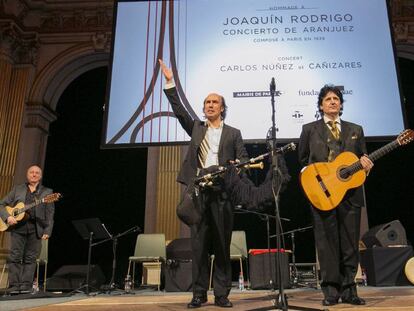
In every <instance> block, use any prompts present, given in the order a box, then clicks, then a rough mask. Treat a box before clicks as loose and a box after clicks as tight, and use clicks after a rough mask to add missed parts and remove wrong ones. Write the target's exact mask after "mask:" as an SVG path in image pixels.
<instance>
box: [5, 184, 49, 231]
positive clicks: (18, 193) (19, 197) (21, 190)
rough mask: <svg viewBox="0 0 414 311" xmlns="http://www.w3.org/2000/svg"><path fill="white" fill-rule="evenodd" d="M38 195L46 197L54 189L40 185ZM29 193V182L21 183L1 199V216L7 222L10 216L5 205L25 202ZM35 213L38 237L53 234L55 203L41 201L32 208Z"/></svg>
mask: <svg viewBox="0 0 414 311" xmlns="http://www.w3.org/2000/svg"><path fill="white" fill-rule="evenodd" d="M37 191H38V194H37V195H38V197H39V198H44V197H45V196H46V195H48V194H51V193H52V192H53V191H52V189H49V188H46V187H44V186H42V185H39V188H38V190H37ZM26 193H27V184H21V185H17V186H15V187H13V189H12V190H11V191H10V192H9V193H8V194H7V195H6V196H5V197H4V198H3V199H1V200H0V217H1V219H2V220H3V221H4V222H6V223H7V217H8V216H10V215H9V214H8V213H7V211H6V209H5V207H6V206H11V207H13V206H15V205H16V204H17V203H19V202H23V203H24V202H25V200H26ZM32 210H33V215H34V217H35V222H36V234H37V237H38V238H41V237H42V235H43V234H47V235H49V236H51V235H52V229H53V216H54V213H55V206H54V204H53V203H49V204H46V203H41V204H39V205H38V206H36V207H33V208H32Z"/></svg>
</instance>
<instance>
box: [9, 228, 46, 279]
mask: <svg viewBox="0 0 414 311" xmlns="http://www.w3.org/2000/svg"><path fill="white" fill-rule="evenodd" d="M41 241H42V240H41V239H39V238H38V237H37V235H36V232H21V231H12V232H11V248H10V255H9V257H8V259H7V262H8V266H9V285H10V286H20V285H24V286H30V287H31V286H32V283H33V277H34V273H35V270H36V259H37V256H38V255H39V253H40V248H41V247H42V242H41Z"/></svg>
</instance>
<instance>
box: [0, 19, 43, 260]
mask: <svg viewBox="0 0 414 311" xmlns="http://www.w3.org/2000/svg"><path fill="white" fill-rule="evenodd" d="M0 29H1V31H0V70H1V76H0V196H1V197H3V196H4V195H5V194H6V193H7V192H8V191H9V190H10V189H11V187H12V185H13V183H14V177H15V172H16V163H17V153H18V149H19V142H20V134H21V129H22V120H23V114H24V107H25V105H24V104H25V101H26V99H27V95H28V92H29V89H30V86H31V80H32V77H33V74H34V64H35V60H36V56H37V54H36V53H37V46H38V43H37V35H36V33H25V32H23V31H22V30H21V29H20V28H19V27H18V26H17V25H16V24H15V23H13V22H0ZM8 246H9V239H8V234H5V233H1V234H0V264H1V263H3V262H4V260H5V258H6V256H7V254H8V248H9V247H8Z"/></svg>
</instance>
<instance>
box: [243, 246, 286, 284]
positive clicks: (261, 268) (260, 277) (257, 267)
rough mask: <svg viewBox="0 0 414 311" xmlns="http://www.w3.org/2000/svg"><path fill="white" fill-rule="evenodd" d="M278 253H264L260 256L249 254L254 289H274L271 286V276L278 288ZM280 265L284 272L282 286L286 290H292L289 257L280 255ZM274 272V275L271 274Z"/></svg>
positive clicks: (251, 282) (250, 275)
mask: <svg viewBox="0 0 414 311" xmlns="http://www.w3.org/2000/svg"><path fill="white" fill-rule="evenodd" d="M276 256H277V254H276V253H271V254H270V255H269V253H264V254H258V255H252V254H249V277H250V287H251V288H252V289H268V288H273V287H272V285H271V284H270V276H271V275H273V277H272V281H273V284H274V286H278V282H277V278H276ZM280 261H281V262H280V265H281V270H282V284H283V287H284V288H290V287H291V284H290V274H289V255H288V254H287V253H280ZM271 272H273V273H271Z"/></svg>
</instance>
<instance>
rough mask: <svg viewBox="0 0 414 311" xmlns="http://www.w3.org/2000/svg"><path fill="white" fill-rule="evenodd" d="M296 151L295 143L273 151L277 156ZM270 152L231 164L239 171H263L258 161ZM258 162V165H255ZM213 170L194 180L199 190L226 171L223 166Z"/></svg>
mask: <svg viewBox="0 0 414 311" xmlns="http://www.w3.org/2000/svg"><path fill="white" fill-rule="evenodd" d="M295 149H296V145H295V143H293V142H292V143H289V144H287V145H284V146H283V147H281V148H277V149H276V150H275V153H278V154H283V153H286V152H288V151H293V150H295ZM271 155H272V152H267V153H264V154H261V155H259V156H257V157H255V158H251V159H249V160H247V161H244V162H238V163H237V162H235V163H234V164H233V167H234V168H236V169H240V168H245V169H263V167H264V165H263V162H259V161H263V160H264V159H265V158H267V157H268V156H271ZM256 162H259V163H256ZM215 169H216V170H214V171H213V172H209V173H207V174H203V175H201V176H199V177H197V178H195V179H194V183H195V185H196V186H199V187H201V188H204V187H209V186H212V185H213V182H214V179H215V178H217V177H219V176H220V175H222V174H224V173H225V172H226V171H227V170H228V167H225V166H215Z"/></svg>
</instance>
